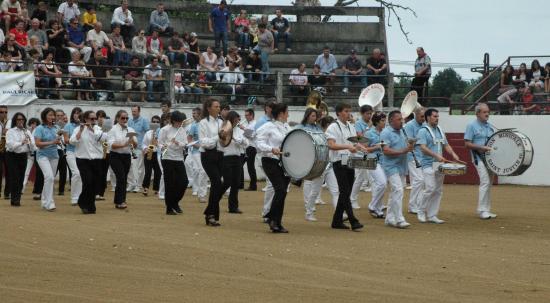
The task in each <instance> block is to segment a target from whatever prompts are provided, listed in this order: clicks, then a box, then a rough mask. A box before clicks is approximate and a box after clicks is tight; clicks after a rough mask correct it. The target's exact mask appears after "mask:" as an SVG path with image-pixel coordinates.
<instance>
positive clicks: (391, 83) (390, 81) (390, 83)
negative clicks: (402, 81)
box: [388, 73, 395, 108]
mask: <svg viewBox="0 0 550 303" xmlns="http://www.w3.org/2000/svg"><path fill="white" fill-rule="evenodd" d="M394 92H395V82H394V79H393V73H388V107H390V108H393V104H394V103H393V101H394Z"/></svg>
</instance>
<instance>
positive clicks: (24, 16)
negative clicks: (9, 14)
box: [19, 0, 31, 28]
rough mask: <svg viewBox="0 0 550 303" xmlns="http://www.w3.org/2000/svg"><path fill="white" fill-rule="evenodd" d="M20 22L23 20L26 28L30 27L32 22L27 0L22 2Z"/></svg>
mask: <svg viewBox="0 0 550 303" xmlns="http://www.w3.org/2000/svg"><path fill="white" fill-rule="evenodd" d="M19 20H22V21H23V22H24V23H25V28H27V27H28V26H29V21H30V20H31V18H30V17H29V9H28V6H27V0H23V1H21V14H19Z"/></svg>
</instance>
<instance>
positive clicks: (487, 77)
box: [462, 57, 510, 106]
mask: <svg viewBox="0 0 550 303" xmlns="http://www.w3.org/2000/svg"><path fill="white" fill-rule="evenodd" d="M506 63H508V64H510V57H508V58H507V59H506V60H504V62H502V64H500V65H499V66H498V67H497V68H495V69H493V70H492V71H491V72H490V73H489V74H488V75H487V76H485V77H484V78H483V79H481V81H479V83H477V84H476V85H475V86H474V87H472V89H470V91H469V92H467V93H466V94H465V95H464V96H463V97H462V100H464V101H466V99H467V98H468V97H470V95H471V94H473V93H474V91H476V90H477V89H478V87H480V86H481V85H482V84H484V83H485V82H486V81H488V80H489V79H490V78H491V76H492V75H493V73H496V72H497V71H500V70H501V68H502V66H503V65H504V64H506ZM474 106H475V105H474Z"/></svg>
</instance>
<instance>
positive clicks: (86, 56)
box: [67, 46, 92, 62]
mask: <svg viewBox="0 0 550 303" xmlns="http://www.w3.org/2000/svg"><path fill="white" fill-rule="evenodd" d="M67 49H68V50H69V51H70V52H71V56H72V55H73V53H75V52H80V54H81V55H82V60H84V62H88V60H90V57H91V56H92V48H91V47H89V46H84V47H83V48H81V49H80V50H78V49H76V48H74V47H67Z"/></svg>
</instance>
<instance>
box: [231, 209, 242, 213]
mask: <svg viewBox="0 0 550 303" xmlns="http://www.w3.org/2000/svg"><path fill="white" fill-rule="evenodd" d="M229 213H230V214H242V213H243V212H242V211H241V210H240V209H238V208H237V209H230V210H229Z"/></svg>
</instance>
